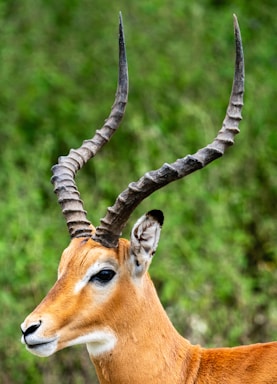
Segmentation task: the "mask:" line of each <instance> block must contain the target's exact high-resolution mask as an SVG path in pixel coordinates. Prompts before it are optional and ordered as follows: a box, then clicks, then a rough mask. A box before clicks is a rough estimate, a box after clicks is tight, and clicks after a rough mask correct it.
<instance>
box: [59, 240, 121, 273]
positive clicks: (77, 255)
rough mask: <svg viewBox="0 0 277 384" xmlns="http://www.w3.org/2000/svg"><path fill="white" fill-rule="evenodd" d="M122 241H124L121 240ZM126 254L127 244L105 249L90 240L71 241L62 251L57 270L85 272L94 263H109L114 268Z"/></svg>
mask: <svg viewBox="0 0 277 384" xmlns="http://www.w3.org/2000/svg"><path fill="white" fill-rule="evenodd" d="M122 240H124V239H122ZM127 254H128V243H126V241H123V242H122V241H120V242H119V246H118V247H117V248H115V249H114V248H105V247H103V246H102V245H101V244H99V243H97V242H95V241H93V240H92V239H78V238H77V239H73V240H72V241H71V243H70V244H69V246H68V247H67V248H66V249H65V250H64V252H63V254H62V257H61V261H60V265H59V270H60V271H61V270H63V269H64V268H70V270H71V271H72V270H74V269H75V268H78V270H79V271H80V269H81V270H85V269H87V267H88V266H91V265H93V264H95V263H109V264H111V265H113V266H114V267H115V268H116V267H118V266H119V265H120V264H121V263H122V262H124V260H125V258H126V255H127Z"/></svg>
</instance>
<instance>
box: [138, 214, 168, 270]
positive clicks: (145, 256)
mask: <svg viewBox="0 0 277 384" xmlns="http://www.w3.org/2000/svg"><path fill="white" fill-rule="evenodd" d="M163 221H164V215H163V213H162V211H159V210H156V209H155V210H152V211H149V212H147V213H146V214H145V215H143V216H142V217H141V218H140V219H139V220H138V221H137V222H136V224H135V225H134V227H133V229H132V233H131V248H130V263H131V270H132V275H133V276H135V277H140V276H142V275H143V274H144V273H145V272H146V271H147V270H148V267H149V265H150V263H151V261H152V256H153V255H154V253H155V251H156V249H157V246H158V242H159V238H160V233H161V227H162V225H163Z"/></svg>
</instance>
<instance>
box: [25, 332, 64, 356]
mask: <svg viewBox="0 0 277 384" xmlns="http://www.w3.org/2000/svg"><path fill="white" fill-rule="evenodd" d="M26 339H27V340H26ZM21 342H22V344H25V346H26V349H27V350H28V351H29V352H31V353H33V354H34V355H37V356H40V357H47V356H50V355H52V354H53V353H55V352H56V350H57V345H58V337H53V338H51V339H47V340H39V339H33V338H32V339H30V340H28V337H26V338H24V336H22V338H21Z"/></svg>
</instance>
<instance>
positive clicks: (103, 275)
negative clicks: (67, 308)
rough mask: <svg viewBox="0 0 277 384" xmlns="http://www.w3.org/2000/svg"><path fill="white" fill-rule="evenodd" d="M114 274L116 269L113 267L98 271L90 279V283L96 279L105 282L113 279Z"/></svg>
mask: <svg viewBox="0 0 277 384" xmlns="http://www.w3.org/2000/svg"><path fill="white" fill-rule="evenodd" d="M114 275H115V271H113V270H112V269H102V271H100V272H98V273H97V274H96V275H93V276H92V277H91V278H90V280H89V281H90V283H92V282H95V281H96V282H98V283H101V284H105V283H108V282H109V281H111V280H112V278H113V277H114Z"/></svg>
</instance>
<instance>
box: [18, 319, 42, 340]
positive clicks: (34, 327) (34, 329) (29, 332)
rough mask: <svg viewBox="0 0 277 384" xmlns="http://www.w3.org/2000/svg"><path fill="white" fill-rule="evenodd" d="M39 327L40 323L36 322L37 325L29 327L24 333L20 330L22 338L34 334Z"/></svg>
mask: <svg viewBox="0 0 277 384" xmlns="http://www.w3.org/2000/svg"><path fill="white" fill-rule="evenodd" d="M40 325H41V321H38V322H37V323H34V324H32V325H30V327H28V328H27V329H26V330H25V331H23V330H22V329H21V332H22V334H23V336H24V337H26V336H28V335H31V334H32V333H34V332H35V331H36V330H37V329H38V328H39V327H40Z"/></svg>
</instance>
